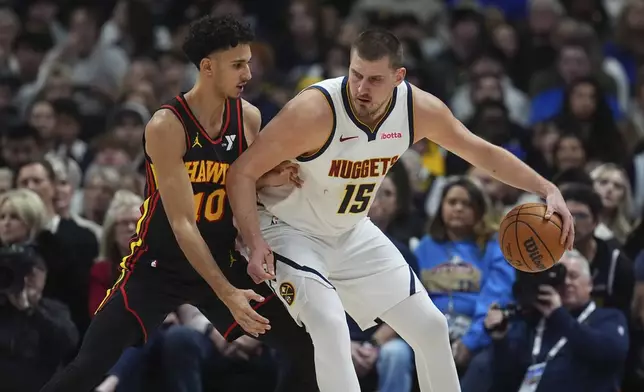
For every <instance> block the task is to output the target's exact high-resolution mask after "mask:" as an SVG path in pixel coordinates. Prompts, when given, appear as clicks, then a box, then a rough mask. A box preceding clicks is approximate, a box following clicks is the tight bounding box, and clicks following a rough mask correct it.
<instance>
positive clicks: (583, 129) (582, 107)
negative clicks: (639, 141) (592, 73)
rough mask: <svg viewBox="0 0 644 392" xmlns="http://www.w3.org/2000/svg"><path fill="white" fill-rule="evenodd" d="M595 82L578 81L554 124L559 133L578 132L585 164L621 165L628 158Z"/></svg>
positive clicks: (622, 141) (567, 93)
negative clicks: (606, 163)
mask: <svg viewBox="0 0 644 392" xmlns="http://www.w3.org/2000/svg"><path fill="white" fill-rule="evenodd" d="M604 96H605V95H604V91H603V89H602V87H601V86H600V85H599V82H597V80H596V79H594V78H592V77H589V78H581V79H578V80H576V81H575V82H573V83H572V84H571V86H570V87H569V89H568V91H567V92H566V96H565V97H564V108H563V112H562V114H561V115H559V117H558V118H557V119H556V120H555V122H556V124H557V125H558V126H559V128H560V129H562V130H578V131H579V132H580V136H581V139H582V140H583V142H584V145H585V146H586V151H587V153H588V160H589V161H591V160H597V161H599V162H614V163H622V162H624V159H625V158H626V156H627V154H626V153H627V150H626V146H625V143H624V138H623V136H622V134H621V133H620V131H619V128H618V126H617V123H616V122H615V119H614V118H613V114H612V112H611V109H610V107H609V106H608V103H607V101H606V100H605V98H604Z"/></svg>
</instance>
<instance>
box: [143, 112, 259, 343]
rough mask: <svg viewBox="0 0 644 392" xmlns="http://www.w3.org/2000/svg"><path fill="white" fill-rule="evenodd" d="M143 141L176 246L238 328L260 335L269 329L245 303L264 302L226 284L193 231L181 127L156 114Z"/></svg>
mask: <svg viewBox="0 0 644 392" xmlns="http://www.w3.org/2000/svg"><path fill="white" fill-rule="evenodd" d="M145 140H146V145H145V147H146V151H147V153H148V155H149V156H150V158H151V159H152V162H153V165H154V171H155V174H156V179H157V184H158V189H159V193H160V195H161V200H162V202H163V206H164V208H165V211H166V214H167V216H168V221H169V223H170V226H171V227H172V231H173V232H174V235H175V237H176V239H177V243H178V244H179V247H180V248H181V250H182V251H183V253H184V254H185V255H186V258H187V259H188V261H189V262H190V264H191V265H192V267H193V268H194V269H195V270H196V271H197V272H198V273H199V275H201V276H202V277H203V278H204V280H205V281H206V282H207V283H208V285H210V287H211V288H212V289H213V291H214V292H215V293H216V294H217V296H218V297H219V298H220V299H221V300H222V301H223V302H224V303H225V304H226V306H227V307H228V308H229V309H230V310H231V312H232V313H233V316H235V319H236V320H237V321H238V322H239V324H240V325H241V326H242V328H244V330H246V331H247V332H248V333H250V334H253V335H255V336H257V334H259V333H264V332H265V331H266V330H267V329H269V328H270V327H269V325H268V320H266V319H265V318H264V317H262V316H260V315H259V314H257V313H256V312H255V311H254V310H253V309H252V307H251V306H250V305H249V303H248V301H249V300H251V299H252V300H255V301H263V300H264V299H263V298H262V297H261V296H259V295H257V294H255V293H254V292H253V291H252V290H238V289H237V288H235V287H233V286H232V285H231V284H230V282H228V280H227V279H226V277H225V276H224V275H223V273H222V272H221V269H220V268H219V266H218V265H217V263H216V262H215V260H214V258H213V256H212V254H211V253H210V249H209V248H208V245H207V244H206V242H205V241H204V239H203V237H202V236H201V233H200V232H199V229H198V228H197V223H196V221H195V206H194V195H193V192H192V185H191V183H190V176H189V175H188V172H187V169H186V167H185V164H184V163H183V159H182V158H183V155H184V154H185V150H186V148H187V147H186V139H185V133H184V130H183V126H182V124H181V123H180V122H179V120H178V119H177V118H176V117H175V116H174V115H173V114H172V113H171V112H169V111H167V110H161V111H158V112H157V113H155V115H154V116H153V117H152V119H151V120H150V122H149V123H148V125H147V126H146V129H145Z"/></svg>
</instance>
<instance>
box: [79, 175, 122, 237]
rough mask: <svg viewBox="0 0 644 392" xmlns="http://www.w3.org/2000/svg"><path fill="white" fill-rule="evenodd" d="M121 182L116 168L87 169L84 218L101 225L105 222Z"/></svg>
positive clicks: (84, 190) (84, 191)
mask: <svg viewBox="0 0 644 392" xmlns="http://www.w3.org/2000/svg"><path fill="white" fill-rule="evenodd" d="M120 181H121V176H120V174H119V172H118V170H117V169H116V168H113V167H109V166H92V167H90V168H89V169H87V173H86V174H85V185H84V187H83V213H82V215H83V217H84V218H86V219H89V220H91V221H93V222H96V223H99V224H100V223H101V222H103V220H104V219H105V214H106V212H107V209H108V207H109V204H110V201H111V200H112V196H114V193H115V192H116V191H117V190H118V188H119V183H120Z"/></svg>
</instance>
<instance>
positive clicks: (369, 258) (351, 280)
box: [259, 210, 424, 330]
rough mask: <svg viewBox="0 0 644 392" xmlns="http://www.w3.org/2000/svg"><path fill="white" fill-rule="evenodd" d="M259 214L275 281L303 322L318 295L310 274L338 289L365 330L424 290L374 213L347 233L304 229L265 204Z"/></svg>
mask: <svg viewBox="0 0 644 392" xmlns="http://www.w3.org/2000/svg"><path fill="white" fill-rule="evenodd" d="M259 214H260V227H261V229H262V235H263V236H264V239H265V240H266V242H267V243H268V244H269V246H270V247H271V249H272V250H273V253H274V256H275V275H276V279H275V281H272V282H270V286H271V288H272V289H273V290H274V291H275V292H276V293H277V294H278V297H279V298H280V299H281V300H282V302H283V303H284V304H285V305H286V307H287V309H288V310H289V312H290V314H291V316H293V319H295V321H296V322H297V323H298V324H300V325H301V324H302V323H301V321H300V319H299V313H300V311H301V309H302V308H303V307H304V306H305V305H306V304H307V303H308V302H309V301H316V299H315V298H309V297H308V296H307V294H306V285H307V283H309V284H310V279H313V280H316V281H318V282H320V283H322V284H323V285H325V286H327V287H328V288H330V289H335V290H336V291H337V293H338V295H339V296H340V299H341V301H342V304H343V305H344V309H345V310H346V311H347V313H349V315H350V316H351V317H352V318H353V319H354V320H355V321H356V322H357V323H358V325H359V326H360V328H362V329H363V330H364V329H367V328H369V327H371V326H373V325H375V324H376V319H378V318H379V317H380V316H381V315H382V314H383V313H385V312H386V311H387V310H389V309H391V308H392V307H394V306H395V305H397V304H398V303H400V302H402V301H403V300H404V299H406V298H407V297H409V296H410V295H412V294H415V293H417V292H419V291H422V290H424V288H423V286H422V284H421V283H420V281H419V280H418V278H417V277H416V274H415V273H414V272H413V270H412V269H411V267H409V264H407V262H406V261H405V259H404V258H403V256H402V255H401V254H400V252H399V251H398V248H396V246H395V245H394V244H392V243H391V241H390V240H389V239H388V238H387V236H385V235H384V234H383V233H382V231H380V229H378V228H377V227H376V226H375V225H374V224H373V223H372V222H371V220H369V219H368V218H365V219H364V220H362V221H361V222H360V223H358V224H357V225H356V227H354V228H353V229H352V230H350V231H349V232H347V233H344V234H342V235H339V236H329V237H323V236H316V235H312V234H309V233H306V232H303V231H301V230H298V229H296V228H294V227H292V226H290V225H288V224H287V223H285V222H283V221H281V220H279V219H277V218H276V217H274V216H273V215H272V214H270V213H269V212H267V211H265V210H260V212H259ZM315 305H316V306H321V307H324V304H322V303H320V304H315Z"/></svg>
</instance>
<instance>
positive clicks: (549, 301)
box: [534, 285, 561, 318]
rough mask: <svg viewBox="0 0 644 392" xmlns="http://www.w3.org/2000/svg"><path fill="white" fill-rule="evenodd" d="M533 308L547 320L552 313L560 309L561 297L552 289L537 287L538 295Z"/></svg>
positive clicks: (546, 286)
mask: <svg viewBox="0 0 644 392" xmlns="http://www.w3.org/2000/svg"><path fill="white" fill-rule="evenodd" d="M534 307H535V308H537V310H538V311H539V312H541V314H543V317H545V318H548V317H550V315H551V314H552V312H554V311H555V310H557V309H559V308H560V307H561V296H559V293H558V292H557V290H555V289H554V287H552V286H548V285H541V286H539V295H537V301H535V303H534Z"/></svg>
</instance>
